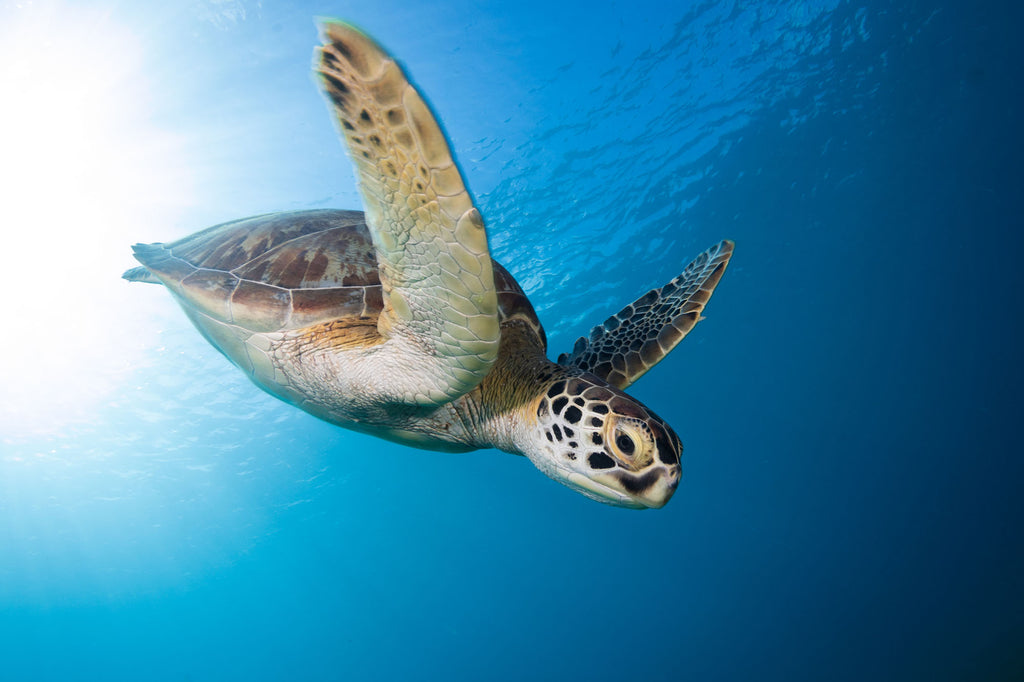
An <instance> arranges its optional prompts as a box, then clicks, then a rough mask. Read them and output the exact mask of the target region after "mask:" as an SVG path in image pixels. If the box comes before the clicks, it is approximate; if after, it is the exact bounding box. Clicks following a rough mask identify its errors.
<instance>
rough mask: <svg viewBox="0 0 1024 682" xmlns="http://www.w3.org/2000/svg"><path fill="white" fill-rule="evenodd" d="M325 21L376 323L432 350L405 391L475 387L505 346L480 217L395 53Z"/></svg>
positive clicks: (436, 394) (322, 70) (325, 76)
mask: <svg viewBox="0 0 1024 682" xmlns="http://www.w3.org/2000/svg"><path fill="white" fill-rule="evenodd" d="M321 31H322V33H323V40H324V45H323V46H322V47H320V48H318V51H317V54H318V58H317V64H316V71H317V74H318V76H319V79H320V82H321V84H322V87H323V89H324V92H325V94H326V95H327V97H328V99H329V100H330V103H331V104H332V109H333V111H334V114H335V115H336V117H337V120H338V124H339V126H340V132H341V133H342V136H343V138H344V140H345V144H346V145H347V147H348V152H349V156H350V157H351V158H352V161H353V163H354V165H355V169H356V175H357V177H358V180H359V188H360V191H361V192H362V195H363V201H364V202H365V204H366V222H367V225H368V226H369V228H370V232H371V235H372V238H373V244H374V247H375V248H376V251H377V261H378V264H379V266H380V279H381V283H382V285H383V292H384V311H383V312H382V314H381V315H380V318H379V322H378V330H379V332H380V334H381V335H382V336H383V337H384V338H385V339H386V340H397V342H399V343H401V344H402V347H403V348H404V349H406V350H408V351H411V352H418V353H420V354H421V355H422V357H423V358H424V363H425V364H424V369H423V372H422V373H421V374H420V379H414V380H413V381H414V382H418V383H417V384H416V385H414V386H413V387H412V388H411V389H407V390H406V391H405V393H404V394H403V396H399V397H400V398H401V399H402V400H403V401H404V402H410V403H414V404H421V405H430V404H440V403H444V402H447V401H449V400H452V399H454V398H456V397H458V396H460V395H462V394H464V393H466V392H468V391H470V390H472V389H473V388H474V387H475V386H476V385H477V384H478V383H479V382H480V381H481V380H482V379H483V378H484V377H485V376H486V375H487V372H488V371H489V370H490V368H491V366H492V365H493V363H494V360H495V358H496V357H497V353H498V343H499V334H500V332H499V326H498V314H497V312H498V308H497V296H496V294H495V287H494V275H493V272H492V268H491V259H490V254H489V252H488V248H487V235H486V232H485V229H484V223H483V220H482V218H481V217H480V213H479V211H477V209H476V207H474V205H473V200H472V197H470V195H469V192H468V190H467V189H466V185H465V182H464V181H463V178H462V175H461V173H460V172H459V168H458V166H457V165H456V163H455V160H454V158H453V157H452V153H451V150H450V149H449V147H448V141H447V139H446V138H445V135H444V133H443V132H442V130H441V127H440V125H439V124H438V122H437V120H436V119H435V117H434V115H433V114H432V113H431V111H430V108H429V107H428V106H427V104H426V102H425V101H424V99H423V97H422V96H421V95H420V93H419V92H418V91H417V90H416V88H415V87H414V86H413V85H412V84H410V83H409V81H408V79H407V78H406V76H405V74H404V73H403V72H402V69H401V67H399V65H398V63H397V62H395V60H394V59H393V58H392V57H391V56H390V55H388V54H387V53H386V52H385V51H384V50H383V49H382V48H381V47H380V46H379V45H377V44H376V43H375V42H374V41H373V40H372V39H370V38H369V37H367V36H366V35H364V34H363V33H361V32H360V31H358V30H357V29H355V28H353V27H352V26H349V25H348V24H344V23H341V22H338V21H324V22H323V23H322V24H321ZM406 378H407V379H408V378H409V377H406Z"/></svg>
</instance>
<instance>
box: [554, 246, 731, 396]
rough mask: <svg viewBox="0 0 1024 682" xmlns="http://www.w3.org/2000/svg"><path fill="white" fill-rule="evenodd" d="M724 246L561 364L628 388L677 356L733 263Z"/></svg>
mask: <svg viewBox="0 0 1024 682" xmlns="http://www.w3.org/2000/svg"><path fill="white" fill-rule="evenodd" d="M732 250H733V243H732V242H731V241H729V240H725V241H722V242H719V243H718V244H716V245H714V246H712V247H711V248H710V249H708V250H707V251H705V252H704V253H702V254H700V255H699V256H697V258H695V259H694V260H693V262H691V263H690V264H689V265H687V266H686V269H685V270H683V272H682V274H681V275H679V276H678V277H676V278H675V279H673V280H672V281H671V282H669V283H668V284H666V285H665V286H663V287H661V288H660V289H652V290H651V291H648V292H647V293H646V294H644V295H643V296H641V297H640V298H638V299H637V300H635V301H633V302H632V303H631V304H629V305H627V306H626V307H625V308H623V309H622V310H620V311H619V312H618V313H616V314H615V315H613V316H612V317H609V318H608V319H607V320H606V321H605V323H604V324H603V325H602V326H599V327H594V328H593V329H592V330H591V331H590V336H589V337H580V338H579V339H578V340H577V341H576V345H575V346H574V347H573V349H572V353H562V355H560V356H559V358H558V364H560V365H563V366H566V367H578V368H580V369H582V370H585V371H587V372H590V373H591V374H594V375H596V376H598V377H600V378H601V379H604V380H605V381H607V382H608V383H609V384H611V385H612V386H614V387H616V388H618V389H625V388H626V387H627V386H629V385H630V384H632V383H634V382H635V381H636V380H637V379H639V378H640V377H642V376H643V375H644V374H646V373H647V370H649V369H650V368H651V367H654V366H655V365H656V364H658V363H659V362H661V360H662V359H663V358H664V357H665V356H666V355H668V354H669V352H671V351H672V349H673V348H675V347H676V345H677V344H678V343H679V342H680V341H682V340H683V337H685V336H686V335H687V334H689V333H690V330H691V329H693V328H694V326H695V325H696V324H697V323H698V322H700V321H701V320H702V319H704V318H702V317H701V312H702V311H703V310H704V306H705V305H706V304H707V302H708V299H710V298H711V294H712V293H714V291H715V287H716V286H718V282H719V280H721V279H722V274H723V273H724V272H725V267H726V265H728V264H729V259H730V258H732Z"/></svg>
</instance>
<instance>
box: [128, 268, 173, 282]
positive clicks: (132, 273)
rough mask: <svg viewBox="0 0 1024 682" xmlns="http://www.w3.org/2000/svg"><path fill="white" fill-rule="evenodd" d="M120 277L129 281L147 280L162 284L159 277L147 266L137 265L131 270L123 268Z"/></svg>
mask: <svg viewBox="0 0 1024 682" xmlns="http://www.w3.org/2000/svg"><path fill="white" fill-rule="evenodd" d="M121 279H126V280H128V281H129V282H148V283H149V284H163V282H161V281H160V279H159V278H158V277H157V276H156V275H154V274H153V273H152V272H150V271H149V268H145V267H142V266H139V267H137V268H132V269H131V270H125V272H124V274H123V275H121Z"/></svg>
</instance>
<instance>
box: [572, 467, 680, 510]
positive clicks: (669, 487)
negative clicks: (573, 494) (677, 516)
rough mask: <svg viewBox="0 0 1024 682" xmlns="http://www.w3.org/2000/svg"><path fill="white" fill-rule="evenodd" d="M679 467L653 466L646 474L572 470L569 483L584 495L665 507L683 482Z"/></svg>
mask: <svg viewBox="0 0 1024 682" xmlns="http://www.w3.org/2000/svg"><path fill="white" fill-rule="evenodd" d="M679 473H680V472H679V467H672V468H665V467H653V468H652V469H651V470H649V471H648V472H647V473H645V474H644V475H643V476H636V475H633V474H628V473H626V472H615V473H609V474H602V475H598V476H593V477H587V476H584V475H582V474H580V473H577V472H575V471H574V472H570V473H569V474H568V476H567V477H566V482H567V483H568V485H569V487H571V488H575V489H576V490H578V491H579V492H580V493H582V494H583V495H586V496H587V497H589V498H591V499H594V500H597V501H598V502H604V503H605V504H610V505H613V506H615V507H627V508H629V509H661V508H662V507H664V506H665V505H666V504H667V503H668V501H669V500H670V499H672V495H673V493H675V491H676V488H677V487H678V486H679Z"/></svg>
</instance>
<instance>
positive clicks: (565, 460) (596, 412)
mask: <svg viewBox="0 0 1024 682" xmlns="http://www.w3.org/2000/svg"><path fill="white" fill-rule="evenodd" d="M535 410H536V416H537V425H538V427H539V433H540V434H541V435H540V438H542V439H543V440H542V441H540V442H539V443H537V444H536V446H535V448H534V452H533V453H528V456H529V457H530V459H531V460H533V463H534V464H535V465H536V466H537V467H538V468H539V469H541V471H543V472H544V473H546V474H547V475H548V476H550V477H551V478H553V479H555V480H556V481H559V482H560V483H563V484H565V485H567V486H569V487H570V488H573V489H575V490H577V491H578V492H580V493H582V494H584V495H586V496H587V497H591V498H593V499H595V500H598V501H600V502H606V503H608V504H613V505H616V506H621V507H633V508H636V509H643V508H647V507H655V508H657V507H661V506H663V505H664V504H665V503H666V502H668V500H669V498H671V497H672V493H673V492H675V489H676V486H677V485H678V483H679V475H680V466H679V456H680V454H681V453H682V449H683V448H682V445H681V444H680V442H679V438H678V437H677V436H676V434H675V432H673V431H672V429H671V428H670V427H669V426H668V424H666V423H665V422H663V421H662V420H661V419H660V418H659V417H658V416H657V415H656V414H654V413H653V412H651V411H650V410H648V409H647V408H646V407H644V406H643V405H642V404H640V403H639V402H638V401H636V400H635V399H633V398H631V397H629V396H628V395H626V394H625V393H623V392H622V391H620V390H618V389H616V388H612V387H611V386H609V385H608V384H606V383H605V382H603V381H601V380H600V379H598V378H597V377H595V376H593V375H590V374H583V375H581V376H569V377H565V376H563V377H561V378H559V379H556V380H554V381H553V382H552V383H551V384H550V385H549V386H548V388H547V391H546V392H545V394H544V395H542V396H541V397H540V399H539V400H537V402H536V408H535Z"/></svg>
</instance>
